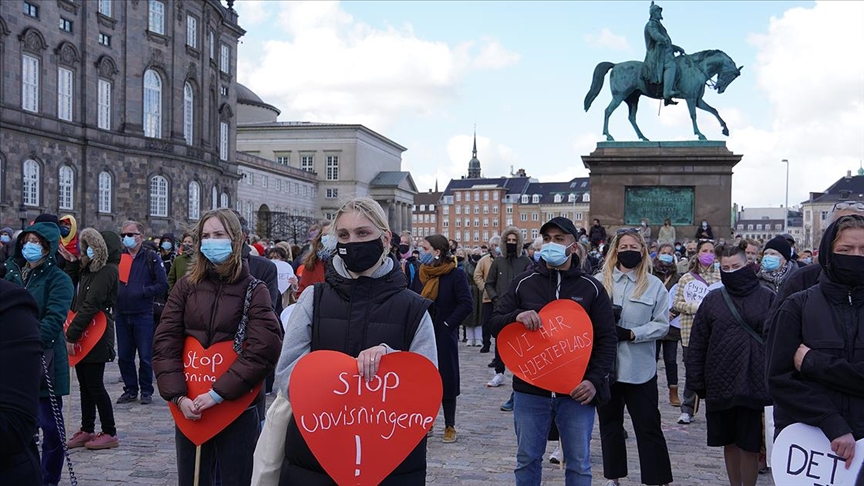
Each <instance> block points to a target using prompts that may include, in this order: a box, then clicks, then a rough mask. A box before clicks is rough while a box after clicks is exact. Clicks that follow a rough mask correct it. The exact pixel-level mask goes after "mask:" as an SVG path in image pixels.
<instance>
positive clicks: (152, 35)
mask: <svg viewBox="0 0 864 486" xmlns="http://www.w3.org/2000/svg"><path fill="white" fill-rule="evenodd" d="M146 32H147V39H148V40H150V41H153V42H159V43H162V44H165V45H166V46H167V45H168V43H169V42H170V41H171V38H170V37H168V36H166V35H163V34H160V33H158V32H153V31H152V30H149V29H148V30H147V31H146Z"/></svg>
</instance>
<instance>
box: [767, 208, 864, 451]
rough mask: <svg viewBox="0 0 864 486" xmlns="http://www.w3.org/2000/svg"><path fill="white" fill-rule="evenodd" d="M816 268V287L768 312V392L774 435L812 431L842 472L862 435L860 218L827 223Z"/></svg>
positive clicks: (863, 225) (863, 267)
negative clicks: (797, 426) (801, 427)
mask: <svg viewBox="0 0 864 486" xmlns="http://www.w3.org/2000/svg"><path fill="white" fill-rule="evenodd" d="M819 265H820V266H821V267H822V275H821V276H820V277H819V284H817V285H816V286H815V287H811V288H810V289H808V290H806V291H803V292H798V293H796V294H795V295H793V296H791V297H790V298H788V299H787V300H786V302H784V303H783V304H782V305H781V306H780V309H779V310H778V311H777V313H776V314H774V317H773V321H772V324H771V328H770V329H769V331H768V343H767V345H768V347H767V349H768V355H767V367H768V391H769V393H770V394H771V398H773V399H774V424H775V427H776V433H779V432H780V431H781V430H782V429H783V428H784V427H786V426H788V425H790V424H792V423H795V422H802V423H805V424H808V425H812V426H815V427H819V428H820V429H821V430H822V432H824V433H825V436H826V437H827V438H828V440H830V441H831V449H832V450H833V451H834V452H835V453H836V454H837V455H838V456H840V457H842V458H843V459H845V460H846V464H847V467H848V465H849V464H850V462H851V460H852V458H853V456H854V451H855V441H856V440H860V439H862V438H864V350H862V348H861V346H860V343H861V336H864V217H862V216H858V215H854V216H843V217H841V218H840V219H838V220H837V221H835V222H833V223H831V225H829V226H828V228H827V229H826V230H825V235H824V236H823V238H822V243H821V244H820V246H819Z"/></svg>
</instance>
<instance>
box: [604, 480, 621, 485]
mask: <svg viewBox="0 0 864 486" xmlns="http://www.w3.org/2000/svg"><path fill="white" fill-rule="evenodd" d="M606 486H621V485H620V484H619V483H618V480H617V479H610V480H609V481H606Z"/></svg>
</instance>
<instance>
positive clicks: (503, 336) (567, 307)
mask: <svg viewBox="0 0 864 486" xmlns="http://www.w3.org/2000/svg"><path fill="white" fill-rule="evenodd" d="M523 314H525V313H524V312H523V313H522V314H520V316H522V315H523ZM534 315H537V317H538V318H539V328H538V329H537V330H536V331H529V330H528V329H527V328H526V327H527V326H526V325H525V324H523V323H522V322H514V323H511V324H508V325H507V327H505V328H504V329H502V330H501V332H500V333H498V343H499V344H498V352H499V353H500V354H501V359H502V360H504V364H506V365H507V367H508V368H510V370H511V371H513V374H514V375H516V376H518V377H519V378H520V379H522V380H524V381H526V382H528V383H530V384H532V385H534V386H537V387H540V388H542V389H544V390H549V391H553V392H556V393H564V394H568V395H569V394H570V393H571V392H573V391H574V390H575V389H576V387H577V386H579V385H580V383H582V377H583V376H585V370H586V369H587V368H588V359H589V358H590V357H591V349H592V346H593V344H594V328H593V326H592V325H591V319H590V318H589V317H588V314H587V313H586V312H585V309H583V308H582V306H581V305H579V304H577V303H576V302H573V301H572V300H566V299H559V300H555V301H552V302H550V303H548V304H546V306H545V307H543V309H541V310H540V313H539V314H534ZM534 315H531V316H530V317H532V318H533V316H534ZM526 317H528V316H526ZM527 324H528V325H532V327H533V325H536V324H537V323H536V322H534V320H533V319H530V320H529V322H528V323H527ZM582 391H583V392H585V393H587V392H588V391H589V390H582ZM580 396H583V395H581V394H580Z"/></svg>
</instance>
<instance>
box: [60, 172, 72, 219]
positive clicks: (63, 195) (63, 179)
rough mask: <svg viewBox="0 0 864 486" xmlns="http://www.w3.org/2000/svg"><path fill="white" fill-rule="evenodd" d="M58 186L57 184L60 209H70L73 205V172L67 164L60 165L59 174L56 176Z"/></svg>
mask: <svg viewBox="0 0 864 486" xmlns="http://www.w3.org/2000/svg"><path fill="white" fill-rule="evenodd" d="M58 179H59V180H58V182H59V184H58V186H59V190H60V191H59V192H60V193H59V194H58V199H59V202H60V209H72V208H73V207H74V205H75V204H74V197H73V190H74V173H73V172H72V168H71V167H69V166H68V165H64V166H63V167H60V174H59V178H58Z"/></svg>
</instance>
